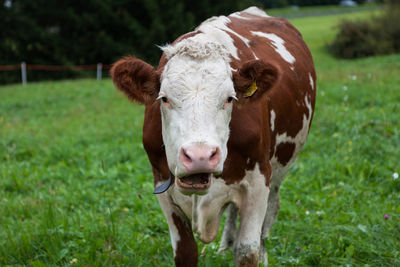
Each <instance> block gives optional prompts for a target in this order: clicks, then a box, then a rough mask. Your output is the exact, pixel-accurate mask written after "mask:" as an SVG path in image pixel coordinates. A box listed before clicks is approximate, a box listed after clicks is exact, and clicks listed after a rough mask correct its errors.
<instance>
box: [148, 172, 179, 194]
mask: <svg viewBox="0 0 400 267" xmlns="http://www.w3.org/2000/svg"><path fill="white" fill-rule="evenodd" d="M173 181H174V175H173V174H172V172H169V178H168V181H166V182H165V183H163V184H162V185H159V186H157V187H156V188H155V189H154V191H153V194H161V193H164V192H165V191H167V190H168V188H169V187H170V186H171V184H172V182H173Z"/></svg>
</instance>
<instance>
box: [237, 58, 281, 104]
mask: <svg viewBox="0 0 400 267" xmlns="http://www.w3.org/2000/svg"><path fill="white" fill-rule="evenodd" d="M279 76H280V71H279V70H278V68H277V67H275V66H274V65H271V64H269V63H266V62H264V61H262V60H252V61H248V62H246V63H245V64H243V66H242V67H241V68H240V69H239V70H237V71H236V72H234V73H233V84H234V86H235V90H236V93H237V94H238V96H239V97H240V98H247V99H256V98H258V97H259V96H261V95H262V94H264V93H265V92H266V91H268V90H269V89H270V88H272V87H273V86H274V85H275V84H276V83H277V81H278V79H279Z"/></svg>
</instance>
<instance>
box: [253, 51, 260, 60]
mask: <svg viewBox="0 0 400 267" xmlns="http://www.w3.org/2000/svg"><path fill="white" fill-rule="evenodd" d="M253 56H254V58H255V59H256V60H259V58H258V57H257V56H256V53H254V52H253Z"/></svg>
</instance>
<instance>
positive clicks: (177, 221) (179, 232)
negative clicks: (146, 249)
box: [157, 193, 198, 267]
mask: <svg viewBox="0 0 400 267" xmlns="http://www.w3.org/2000/svg"><path fill="white" fill-rule="evenodd" d="M157 198H158V201H159V202H160V205H161V209H162V210H163V213H164V215H165V218H166V219H167V222H168V226H169V233H170V236H171V244H172V248H173V250H174V259H175V265H176V266H178V267H179V266H187V267H192V266H197V257H198V252H197V244H196V241H195V240H194V237H193V232H192V227H191V226H190V224H189V222H188V221H187V220H186V219H185V217H184V215H183V213H182V211H181V210H180V209H179V208H178V207H177V206H176V205H174V204H173V202H172V199H171V198H170V197H169V196H168V194H167V193H163V194H160V195H157Z"/></svg>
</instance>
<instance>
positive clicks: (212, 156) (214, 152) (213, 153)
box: [210, 149, 217, 160]
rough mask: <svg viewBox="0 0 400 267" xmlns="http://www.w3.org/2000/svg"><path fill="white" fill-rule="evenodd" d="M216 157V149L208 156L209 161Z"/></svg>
mask: <svg viewBox="0 0 400 267" xmlns="http://www.w3.org/2000/svg"><path fill="white" fill-rule="evenodd" d="M216 155H217V149H215V150H214V151H213V152H212V154H211V156H210V160H211V159H213V158H215V156H216Z"/></svg>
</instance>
